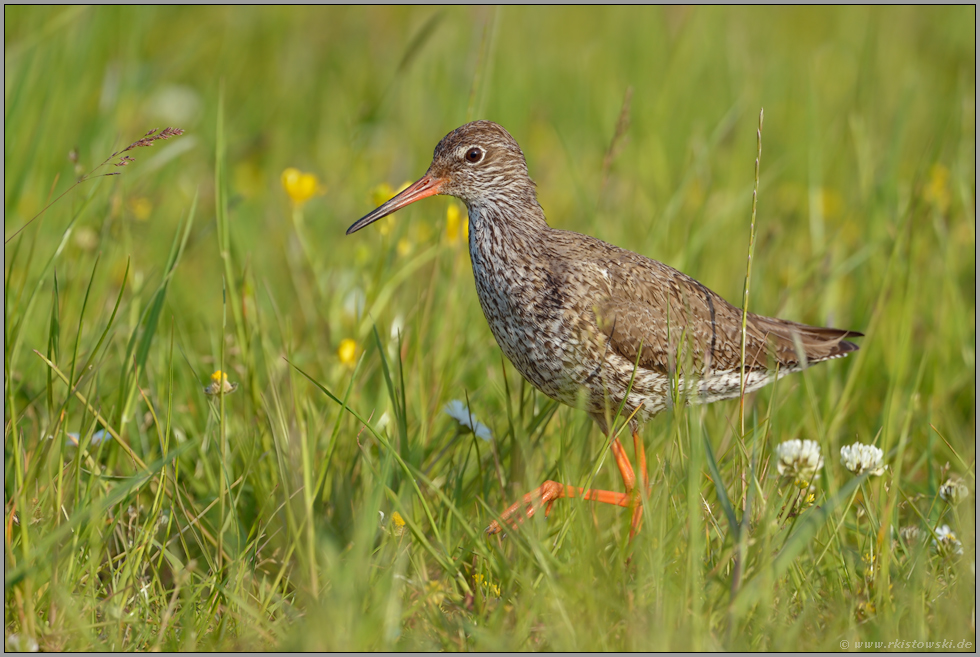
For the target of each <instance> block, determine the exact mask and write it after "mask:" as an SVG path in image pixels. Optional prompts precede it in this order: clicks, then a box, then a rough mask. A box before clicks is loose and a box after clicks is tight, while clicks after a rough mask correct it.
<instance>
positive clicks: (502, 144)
mask: <svg viewBox="0 0 980 657" xmlns="http://www.w3.org/2000/svg"><path fill="white" fill-rule="evenodd" d="M436 194H445V195H448V196H455V197H456V198H458V199H459V200H461V201H463V203H465V204H466V206H467V207H468V208H470V209H472V208H473V207H478V206H484V205H487V204H494V203H496V204H510V205H514V204H516V203H517V202H519V201H522V200H523V201H528V200H530V201H533V205H534V206H535V207H536V206H537V198H536V196H535V193H534V182H533V181H532V180H531V178H530V177H529V176H528V172H527V162H526V161H525V159H524V153H523V152H522V151H521V147H520V146H518V144H517V141H515V140H514V138H513V137H511V136H510V133H509V132H507V131H506V130H505V129H504V128H503V127H502V126H500V125H498V124H496V123H494V122H493V121H473V122H471V123H467V124H466V125H463V126H460V127H459V128H456V129H455V130H453V131H452V132H450V133H449V134H448V135H446V136H445V137H443V138H442V141H440V142H439V144H438V145H437V146H436V149H435V151H434V152H433V154H432V163H431V164H430V165H429V170H428V171H426V172H425V175H424V176H422V177H421V178H419V179H418V180H417V181H416V182H414V183H413V184H412V185H409V186H408V187H407V188H405V189H404V190H403V191H402V192H401V193H399V194H398V195H397V196H395V197H394V198H392V199H390V200H388V201H386V202H385V203H383V204H382V205H381V206H380V207H378V208H377V209H375V210H374V211H373V212H370V213H369V214H367V215H365V216H364V217H361V218H360V219H359V220H357V221H356V222H355V223H354V225H352V226H351V227H350V228H348V229H347V234H348V235H350V234H351V233H354V232H356V231H358V230H360V229H362V228H364V227H365V226H367V225H368V224H371V223H374V222H375V221H377V220H378V219H381V218H382V217H386V216H388V215H389V214H391V213H392V212H395V211H397V210H400V209H401V208H403V207H405V206H406V205H409V204H411V203H414V202H415V201H418V200H421V199H423V198H426V197H428V196H434V195H436Z"/></svg>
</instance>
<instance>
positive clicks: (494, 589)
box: [473, 573, 500, 598]
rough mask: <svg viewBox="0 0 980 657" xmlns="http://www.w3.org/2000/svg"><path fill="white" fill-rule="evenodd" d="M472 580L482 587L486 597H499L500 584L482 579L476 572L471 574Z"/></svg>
mask: <svg viewBox="0 0 980 657" xmlns="http://www.w3.org/2000/svg"><path fill="white" fill-rule="evenodd" d="M473 581H474V582H476V585H477V586H479V587H480V588H482V589H483V592H484V594H485V595H486V596H487V597H488V598H499V597H500V585H499V584H494V583H493V582H490V581H488V580H484V577H483V575H481V574H480V573H477V574H476V575H474V576H473Z"/></svg>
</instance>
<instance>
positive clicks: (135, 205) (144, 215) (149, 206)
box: [129, 196, 153, 221]
mask: <svg viewBox="0 0 980 657" xmlns="http://www.w3.org/2000/svg"><path fill="white" fill-rule="evenodd" d="M129 209H130V210H132V211H133V217H134V218H135V219H136V221H146V220H147V219H149V218H150V213H151V212H152V211H153V203H151V202H150V199H148V198H146V197H145V196H137V197H136V198H133V199H130V201H129Z"/></svg>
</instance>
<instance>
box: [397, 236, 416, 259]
mask: <svg viewBox="0 0 980 657" xmlns="http://www.w3.org/2000/svg"><path fill="white" fill-rule="evenodd" d="M395 250H396V251H398V255H400V256H402V257H405V256H407V255H408V254H409V253H411V252H412V240H410V239H408V238H407V237H403V238H401V239H400V240H398V244H397V245H396V246H395Z"/></svg>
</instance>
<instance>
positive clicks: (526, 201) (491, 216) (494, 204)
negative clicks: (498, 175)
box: [466, 190, 549, 239]
mask: <svg viewBox="0 0 980 657" xmlns="http://www.w3.org/2000/svg"><path fill="white" fill-rule="evenodd" d="M466 210H467V212H468V213H469V217H470V233H473V234H475V235H476V236H477V237H480V236H485V237H489V236H490V235H491V234H496V235H499V236H500V237H503V238H504V239H506V238H507V236H512V237H515V238H521V237H523V238H525V239H526V238H528V237H531V236H533V235H535V234H540V233H542V232H546V231H547V230H549V227H548V221H547V219H545V216H544V210H542V209H541V205H540V204H538V199H537V197H536V196H535V194H534V192H533V190H532V191H531V193H530V194H527V195H520V196H518V195H514V194H507V195H500V196H492V197H485V198H481V199H479V200H477V201H467V202H466Z"/></svg>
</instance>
